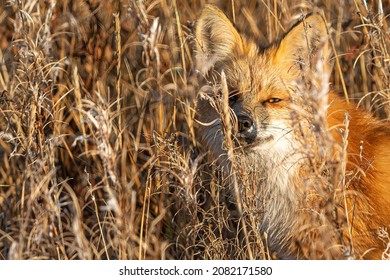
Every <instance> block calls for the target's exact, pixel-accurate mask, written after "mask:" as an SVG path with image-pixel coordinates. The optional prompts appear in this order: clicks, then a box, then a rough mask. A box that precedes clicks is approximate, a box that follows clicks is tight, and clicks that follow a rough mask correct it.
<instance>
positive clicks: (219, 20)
mask: <svg viewBox="0 0 390 280" xmlns="http://www.w3.org/2000/svg"><path fill="white" fill-rule="evenodd" d="M196 49H197V55H196V63H197V68H198V69H199V70H200V71H201V72H202V73H203V74H206V73H207V72H208V71H209V70H210V68H211V67H212V66H214V65H215V64H216V63H217V62H222V61H225V60H227V59H228V58H229V57H232V56H234V55H235V54H237V53H239V52H240V51H242V49H243V42H242V39H241V37H240V34H239V33H238V31H237V30H236V29H235V28H234V26H233V24H232V23H231V22H230V20H229V19H228V18H227V17H226V16H225V15H224V13H223V12H222V11H221V10H219V9H218V8H216V7H215V6H212V5H206V6H205V7H204V8H203V10H202V12H201V15H200V16H199V18H198V21H197V23H196Z"/></svg>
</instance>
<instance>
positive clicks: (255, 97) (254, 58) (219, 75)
mask: <svg viewBox="0 0 390 280" xmlns="http://www.w3.org/2000/svg"><path fill="white" fill-rule="evenodd" d="M327 39H328V34H327V28H326V24H325V21H324V19H323V18H322V17H321V16H320V15H319V14H313V15H310V16H308V17H306V18H305V19H303V20H301V21H300V22H298V23H297V24H296V25H295V26H293V27H292V28H291V30H290V31H289V32H287V33H286V34H285V35H284V36H283V38H282V39H281V40H279V41H277V42H275V43H273V44H271V45H270V46H269V47H267V48H262V47H261V46H260V45H259V44H257V42H256V41H255V40H253V39H251V38H247V37H245V36H244V35H241V34H240V33H239V32H238V31H237V29H236V28H235V27H234V26H233V24H232V23H231V22H230V20H229V19H228V18H227V17H226V16H225V15H224V14H223V13H222V12H221V11H220V10H219V9H218V8H216V7H214V6H211V5H206V6H205V8H204V9H203V11H202V12H201V15H200V17H199V18H198V21H197V24H196V45H197V54H196V63H197V68H198V70H199V71H200V72H201V74H203V75H204V76H205V77H206V78H207V79H210V78H214V80H221V79H225V81H226V85H227V87H226V88H227V91H228V95H229V97H228V98H229V102H228V103H229V108H230V113H231V115H232V116H233V117H232V118H231V119H232V122H233V124H234V125H233V126H234V127H235V129H234V130H233V133H232V135H233V138H234V142H235V143H236V145H237V147H240V150H241V151H244V152H245V154H246V155H248V154H259V153H260V154H267V153H269V154H270V156H274V155H273V154H272V153H270V151H276V152H277V153H279V154H283V155H285V154H286V153H288V152H289V151H291V148H292V147H291V146H292V143H293V142H294V139H293V138H294V136H293V133H291V132H292V125H291V122H292V118H293V114H292V107H293V105H294V102H295V100H297V98H298V97H299V94H300V93H299V90H298V89H297V87H296V85H297V82H298V83H300V84H304V85H305V86H307V87H310V86H311V83H312V81H310V80H308V79H307V77H308V76H310V74H311V73H313V72H316V73H320V74H321V75H323V77H324V79H325V80H326V81H325V82H326V84H327V83H328V80H327V79H328V77H329V72H330V70H331V69H330V67H329V64H328V63H327V60H328V57H329V54H330V53H329V51H328V50H329V48H328V44H327ZM225 77H226V78H225ZM207 96H208V97H207ZM210 96H211V97H212V98H211V99H213V98H214V100H215V99H218V98H220V97H218V91H217V93H215V90H214V93H213V90H212V87H209V86H205V87H203V88H202V90H201V97H200V98H199V101H198V110H197V111H198V118H199V120H200V122H201V123H202V124H203V127H202V139H203V140H202V141H203V142H204V143H205V144H206V145H207V146H208V148H209V149H210V150H211V151H212V152H213V153H214V155H215V156H220V155H221V154H222V153H224V147H223V146H224V144H223V143H224V135H223V133H222V131H223V130H222V129H221V125H222V122H221V118H223V116H221V112H218V110H217V109H216V108H215V106H214V105H213V102H212V101H211V99H210V98H209V97H210ZM206 97H207V98H206Z"/></svg>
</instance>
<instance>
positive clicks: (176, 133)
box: [0, 0, 390, 259]
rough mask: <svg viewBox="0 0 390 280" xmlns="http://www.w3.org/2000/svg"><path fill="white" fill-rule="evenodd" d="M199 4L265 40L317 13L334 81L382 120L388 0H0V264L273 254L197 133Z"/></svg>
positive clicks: (388, 73) (388, 59)
mask: <svg viewBox="0 0 390 280" xmlns="http://www.w3.org/2000/svg"><path fill="white" fill-rule="evenodd" d="M206 2H207V3H209V2H212V3H214V4H217V5H218V6H219V7H220V8H221V9H222V10H223V11H225V12H226V14H227V15H228V16H229V17H230V18H231V19H232V20H233V21H234V22H235V24H236V25H237V28H238V29H240V30H241V31H242V32H245V33H247V34H248V35H249V36H253V37H254V38H257V39H258V40H259V41H260V42H262V43H264V44H267V43H269V42H271V41H273V40H275V39H276V38H279V37H280V36H281V35H282V34H284V32H285V31H286V30H288V29H289V27H290V26H291V25H292V24H294V23H295V22H296V20H297V19H298V18H299V17H300V16H301V15H302V14H306V13H309V12H312V11H313V10H316V9H319V10H321V11H323V12H324V15H325V17H326V19H327V21H328V23H329V24H330V25H331V27H332V28H331V29H330V30H331V37H332V42H333V46H334V51H335V54H336V59H335V70H334V71H333V74H332V77H331V80H332V84H333V88H334V89H336V90H337V91H340V92H341V93H342V94H343V95H344V96H346V97H348V99H350V100H355V101H357V102H358V101H359V103H360V105H361V106H362V107H364V108H366V109H367V110H370V111H371V112H373V113H374V114H375V115H377V116H378V117H380V118H383V119H384V118H388V116H389V112H390V110H389V108H390V107H389V106H388V103H389V95H390V55H389V51H390V50H389V45H390V39H389V24H388V22H389V20H388V15H389V12H390V5H389V4H388V2H387V1H370V3H367V4H366V2H365V1H327V0H318V1H294V0H291V1H270V0H268V1H254V0H253V1H252V0H251V1H238V0H236V1H200V0H198V1H184V0H183V1H182V0H172V1H170V0H158V1H149V0H147V1H135V0H128V1H100V0H93V1H92V0H90V1H73V0H63V1H55V0H49V1H41V0H37V1H23V0H21V1H17V0H15V1H13V0H11V1H5V0H0V161H1V164H0V259H232V258H234V259H248V258H255V259H268V258H271V257H272V256H270V254H269V252H268V249H267V239H266V238H262V237H261V236H260V232H259V230H257V229H256V219H258V214H259V213H258V212H256V211H258V210H259V209H258V208H256V207H252V206H253V205H251V203H250V202H251V201H252V200H250V199H248V200H247V198H248V197H250V196H251V194H252V190H253V188H254V186H251V184H250V180H248V183H247V184H246V188H245V189H244V191H243V192H242V193H241V197H242V201H243V202H242V205H243V208H242V209H240V211H237V209H232V208H229V204H228V203H226V197H225V192H224V187H223V186H224V182H222V181H221V180H220V177H218V176H217V175H218V170H216V168H215V166H214V165H213V164H212V162H208V159H207V154H206V151H204V150H203V149H202V148H203V147H201V145H200V144H199V143H198V138H197V126H198V124H197V122H196V119H195V110H194V108H195V101H196V96H197V93H198V90H199V89H198V85H197V81H198V73H197V72H196V71H195V69H196V68H195V65H194V60H193V49H194V38H193V28H194V21H195V19H196V17H197V15H198V13H199V11H200V9H201V7H202V6H203V5H204V4H205V3H206ZM371 2H372V3H371ZM246 201H249V202H248V203H246ZM233 208H234V207H233ZM237 212H238V213H237ZM238 225H239V226H238ZM237 228H238V229H239V232H237V231H236V230H237ZM229 229H231V231H229ZM234 229H235V230H234ZM381 234H382V235H381V237H382V238H383V239H384V240H385V241H386V242H389V241H390V240H389V236H388V233H387V232H386V231H385V230H383V232H382V233H381ZM242 235H243V236H244V237H245V238H235V237H238V236H242ZM385 253H386V252H385ZM385 253H384V255H383V257H384V258H389V254H390V252H387V255H386V254H385Z"/></svg>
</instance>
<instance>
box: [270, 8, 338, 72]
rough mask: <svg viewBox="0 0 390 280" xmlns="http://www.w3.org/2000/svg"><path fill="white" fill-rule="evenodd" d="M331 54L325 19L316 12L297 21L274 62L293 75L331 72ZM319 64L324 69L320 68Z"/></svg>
mask: <svg viewBox="0 0 390 280" xmlns="http://www.w3.org/2000/svg"><path fill="white" fill-rule="evenodd" d="M330 54H331V52H330V48H329V44H328V32H327V28H326V23H325V20H324V19H323V18H322V16H321V15H319V14H314V15H311V16H308V17H307V18H305V19H304V20H302V21H300V22H299V23H297V24H296V25H295V26H294V27H293V28H292V29H291V30H290V31H289V32H288V33H287V34H286V35H285V36H284V38H283V39H282V40H281V42H280V44H279V47H278V48H277V50H276V55H275V56H274V60H273V62H274V63H275V64H277V65H279V66H280V67H282V69H286V71H288V74H289V75H292V76H293V77H297V76H298V75H302V74H304V73H307V72H308V71H318V70H323V71H326V72H327V73H329V72H330V71H331V66H330V64H329V61H328V60H329V58H330ZM320 62H322V63H320ZM318 66H321V68H322V69H318Z"/></svg>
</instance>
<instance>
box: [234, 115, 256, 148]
mask: <svg viewBox="0 0 390 280" xmlns="http://www.w3.org/2000/svg"><path fill="white" fill-rule="evenodd" d="M237 122H238V133H239V134H240V136H241V137H243V138H245V139H246V140H247V142H251V141H254V140H255V138H256V127H255V122H254V121H253V119H252V118H251V117H250V116H247V115H238V116H237Z"/></svg>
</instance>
